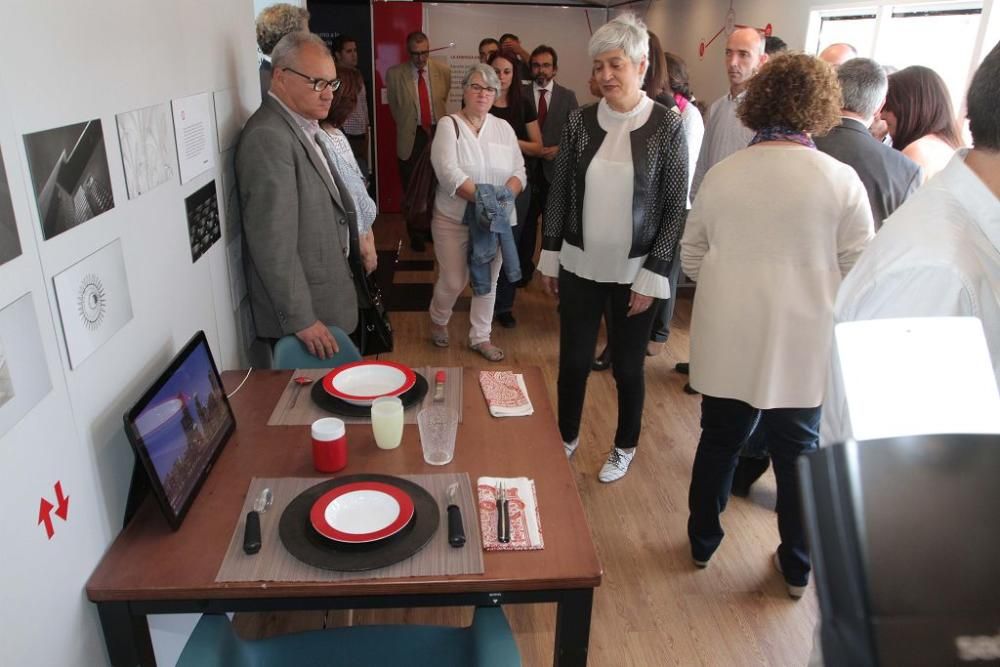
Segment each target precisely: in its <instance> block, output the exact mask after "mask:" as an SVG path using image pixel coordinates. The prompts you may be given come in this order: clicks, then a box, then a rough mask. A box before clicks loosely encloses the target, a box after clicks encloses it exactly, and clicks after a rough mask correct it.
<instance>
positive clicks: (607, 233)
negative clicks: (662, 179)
mask: <svg viewBox="0 0 1000 667" xmlns="http://www.w3.org/2000/svg"><path fill="white" fill-rule="evenodd" d="M652 111H653V100H651V99H649V98H648V97H646V95H645V93H644V94H643V96H642V98H641V99H640V100H639V103H638V104H636V105H635V107H634V108H633V109H631V110H630V111H626V112H619V111H615V110H614V109H612V108H611V107H610V106H608V103H607V101H606V100H603V99H602V100H601V101H600V102H599V103H598V107H597V122H598V124H599V125H600V126H601V129H602V130H604V131H605V132H607V134H606V135H605V137H604V141H603V142H601V147H600V148H598V149H597V153H596V154H595V155H594V158H593V160H591V162H590V166H589V167H588V168H587V174H586V176H585V178H586V185H585V189H584V195H583V246H584V248H586V250H583V249H581V248H578V247H576V246H574V245H573V244H571V243H563V244H562V249H561V250H559V251H558V252H556V251H554V250H543V251H542V255H541V257H540V259H539V270H541V272H542V273H543V274H544V275H547V276H556V275H558V267H559V265H560V264H561V265H562V267H563V268H564V269H566V270H567V271H569V272H571V273H573V274H574V275H577V276H580V277H581V278H586V279H588V280H593V281H595V282H602V283H618V284H623V285H632V290H633V291H635V292H637V293H639V294H644V295H646V296H651V297H654V298H657V299H666V298H669V297H670V282H669V280H668V279H667V277H666V276H661V275H659V274H657V273H654V272H652V271H650V270H648V269H644V268H643V267H642V265H643V263H645V261H646V255H643V256H641V257H631V258H630V257H629V256H628V254H629V251H630V250H631V249H632V194H633V190H634V185H635V168H634V167H633V164H632V144H631V136H630V133H631V132H632V131H633V130H636V129H638V128H640V127H642V126H643V125H645V124H646V122H647V121H648V120H649V116H650V114H651V113H652Z"/></svg>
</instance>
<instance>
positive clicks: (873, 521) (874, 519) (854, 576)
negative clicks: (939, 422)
mask: <svg viewBox="0 0 1000 667" xmlns="http://www.w3.org/2000/svg"><path fill="white" fill-rule="evenodd" d="M998 470H1000V436H997V435H968V434H960V435H929V436H912V437H901V438H886V439H882V440H868V441H865V442H860V443H858V442H853V441H851V442H847V443H844V444H838V445H834V446H832V447H826V448H823V449H820V450H817V451H814V452H810V453H808V454H806V455H805V456H803V457H802V458H801V459H800V462H799V472H800V476H801V490H802V500H803V510H804V515H805V522H806V528H807V529H808V531H807V532H808V533H809V546H810V553H811V555H812V560H813V569H814V574H815V579H816V590H817V594H818V596H819V601H820V614H821V617H822V620H821V625H820V635H821V638H822V644H823V654H824V662H825V663H826V664H850V665H893V664H956V663H958V662H959V661H963V660H969V659H975V658H970V657H969V656H973V655H979V656H980V658H981V657H982V656H981V655H980V649H982V648H983V647H989V651H993V650H994V649H995V650H996V655H993V656H992V657H993V659H1000V636H998V628H1000V597H998V596H997V592H998V591H1000V568H997V563H1000V529H998V526H1000V521H998V519H997V512H998V509H1000V483H998V482H997V471H998Z"/></svg>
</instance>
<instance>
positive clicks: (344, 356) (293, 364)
mask: <svg viewBox="0 0 1000 667" xmlns="http://www.w3.org/2000/svg"><path fill="white" fill-rule="evenodd" d="M330 333H331V334H333V338H334V339H335V340H336V341H337V347H339V348H340V351H339V352H337V354H335V355H333V357H331V358H330V359H320V358H319V357H314V356H313V355H311V354H309V351H308V350H307V349H306V347H305V345H303V344H302V341H300V340H299V339H298V338H297V337H296V336H294V335H292V336H285V337H284V338H280V339H278V342H277V343H275V344H274V350H273V352H272V353H271V356H272V361H271V367H272V368H283V369H288V368H290V369H295V368H336V367H337V366H343V365H344V364H347V363H350V362H352V361H361V353H360V352H358V348H357V346H355V345H354V342H353V341H352V340H351V339H350V338H349V337H348V336H347V334H346V333H344V330H343V329H340V328H338V327H330Z"/></svg>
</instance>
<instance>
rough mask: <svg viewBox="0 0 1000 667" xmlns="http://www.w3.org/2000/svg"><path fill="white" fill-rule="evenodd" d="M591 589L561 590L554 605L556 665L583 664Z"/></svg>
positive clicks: (559, 666)
mask: <svg viewBox="0 0 1000 667" xmlns="http://www.w3.org/2000/svg"><path fill="white" fill-rule="evenodd" d="M593 606H594V589H593V588H581V589H576V590H571V591H564V592H563V594H562V597H561V598H560V599H559V603H558V605H557V606H556V655H555V660H554V661H553V664H554V665H555V666H556V667H584V666H585V665H586V664H587V646H588V645H589V643H590V614H591V611H592V610H593Z"/></svg>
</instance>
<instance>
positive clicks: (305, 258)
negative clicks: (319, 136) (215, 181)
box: [236, 95, 358, 338]
mask: <svg viewBox="0 0 1000 667" xmlns="http://www.w3.org/2000/svg"><path fill="white" fill-rule="evenodd" d="M322 159H323V158H322V157H321V156H320V155H319V154H318V153H317V152H316V150H315V149H314V147H313V144H312V142H311V141H310V140H309V139H308V138H307V137H306V135H305V133H303V132H302V130H301V129H300V128H299V126H298V125H297V124H296V122H295V120H294V119H293V118H292V117H291V116H290V115H289V114H288V112H287V111H285V110H284V109H283V108H282V106H281V104H279V103H278V102H277V101H276V100H275V99H274V98H272V97H271V96H270V95H265V96H264V101H263V103H262V104H261V105H260V108H259V109H258V110H257V111H256V112H255V113H254V114H253V115H252V116H251V117H250V120H248V121H247V124H246V126H245V127H244V128H243V132H242V134H241V135H240V140H239V144H238V145H237V146H236V182H237V186H238V187H239V192H240V205H241V207H242V214H243V243H244V251H245V252H244V261H245V268H246V277H247V287H248V289H249V292H250V306H251V308H252V310H253V317H254V323H255V324H256V326H257V335H258V336H260V337H262V338H280V337H282V336H286V335H288V334H293V333H295V332H296V331H301V330H302V329H304V328H306V327H307V326H309V325H311V324H313V323H314V322H315V321H316V320H319V321H321V322H323V323H324V324H327V325H334V326H338V327H340V328H341V329H343V330H344V331H346V332H347V333H350V332H352V331H354V329H355V327H356V326H357V323H358V301H357V293H356V291H355V287H354V281H353V278H352V275H351V269H350V266H349V265H348V260H347V254H346V253H347V250H348V248H349V247H350V228H351V227H353V228H354V229H357V220H356V214H355V212H354V204H353V202H352V201H351V198H350V195H349V194H347V192H348V191H347V188H346V187H345V186H344V185H343V183H342V182H341V183H335V182H334V180H332V179H331V178H330V172H329V171H328V170H327V168H326V167H325V166H324V164H323V162H322V161H321V160H322ZM336 178H337V180H338V181H339V177H336ZM338 186H340V187H339V188H338ZM341 192H343V193H344V195H343V197H341V194H340V193H341ZM349 225H350V227H348V226H349Z"/></svg>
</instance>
